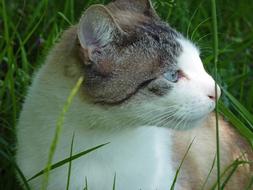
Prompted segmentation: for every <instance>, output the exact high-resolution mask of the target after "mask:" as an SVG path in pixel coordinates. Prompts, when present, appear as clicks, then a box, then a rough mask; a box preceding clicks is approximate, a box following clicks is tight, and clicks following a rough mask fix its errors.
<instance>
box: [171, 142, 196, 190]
mask: <svg viewBox="0 0 253 190" xmlns="http://www.w3.org/2000/svg"><path fill="white" fill-rule="evenodd" d="M194 140H195V138H194V139H193V140H192V142H191V143H190V145H189V146H188V148H187V150H186V152H185V154H184V157H183V159H182V160H181V163H180V165H179V167H178V169H177V171H176V175H175V177H174V179H173V183H172V185H171V187H170V190H174V189H175V185H176V182H177V177H178V174H179V171H180V169H181V167H182V165H183V163H184V161H185V158H186V156H187V155H188V153H189V150H190V148H191V146H192V144H193V142H194Z"/></svg>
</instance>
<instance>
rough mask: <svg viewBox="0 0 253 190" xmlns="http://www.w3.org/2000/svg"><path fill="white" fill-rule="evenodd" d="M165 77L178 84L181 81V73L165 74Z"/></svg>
mask: <svg viewBox="0 0 253 190" xmlns="http://www.w3.org/2000/svg"><path fill="white" fill-rule="evenodd" d="M164 77H165V78H166V79H167V80H168V81H170V82H174V83H176V82H177V81H178V79H179V71H171V72H167V73H164Z"/></svg>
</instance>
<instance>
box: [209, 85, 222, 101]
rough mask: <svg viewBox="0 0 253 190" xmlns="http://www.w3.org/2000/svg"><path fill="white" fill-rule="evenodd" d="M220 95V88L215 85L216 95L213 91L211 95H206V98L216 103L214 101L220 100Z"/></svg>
mask: <svg viewBox="0 0 253 190" xmlns="http://www.w3.org/2000/svg"><path fill="white" fill-rule="evenodd" d="M220 95H221V90H220V87H219V86H218V85H217V94H216V93H215V89H214V90H213V92H212V93H210V94H208V95H207V96H208V98H210V99H211V100H213V101H216V99H217V100H218V99H219V98H220Z"/></svg>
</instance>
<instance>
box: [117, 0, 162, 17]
mask: <svg viewBox="0 0 253 190" xmlns="http://www.w3.org/2000/svg"><path fill="white" fill-rule="evenodd" d="M114 3H115V4H116V5H117V6H118V7H119V8H120V9H125V10H131V11H135V12H140V13H143V14H145V15H147V16H150V17H153V18H155V19H159V16H158V15H157V13H156V11H155V9H154V7H153V5H152V2H151V0H114Z"/></svg>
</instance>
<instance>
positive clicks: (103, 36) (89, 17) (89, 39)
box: [77, 5, 123, 61]
mask: <svg viewBox="0 0 253 190" xmlns="http://www.w3.org/2000/svg"><path fill="white" fill-rule="evenodd" d="M77 35H78V40H79V43H80V45H81V46H82V48H83V49H85V50H87V51H88V56H89V59H90V60H92V61H93V59H96V52H101V51H102V50H103V47H105V46H107V45H108V44H110V43H112V42H113V41H115V40H117V39H118V38H120V37H121V35H123V31H122V30H121V28H120V27H119V26H118V24H117V23H116V22H115V20H114V17H113V16H112V14H111V13H110V11H109V10H108V9H107V8H106V7H104V6H103V5H92V6H91V7H89V8H88V9H87V10H86V11H85V12H84V14H83V15H82V17H81V19H80V21H79V23H78V31H77ZM116 38H117V39H116Z"/></svg>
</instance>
